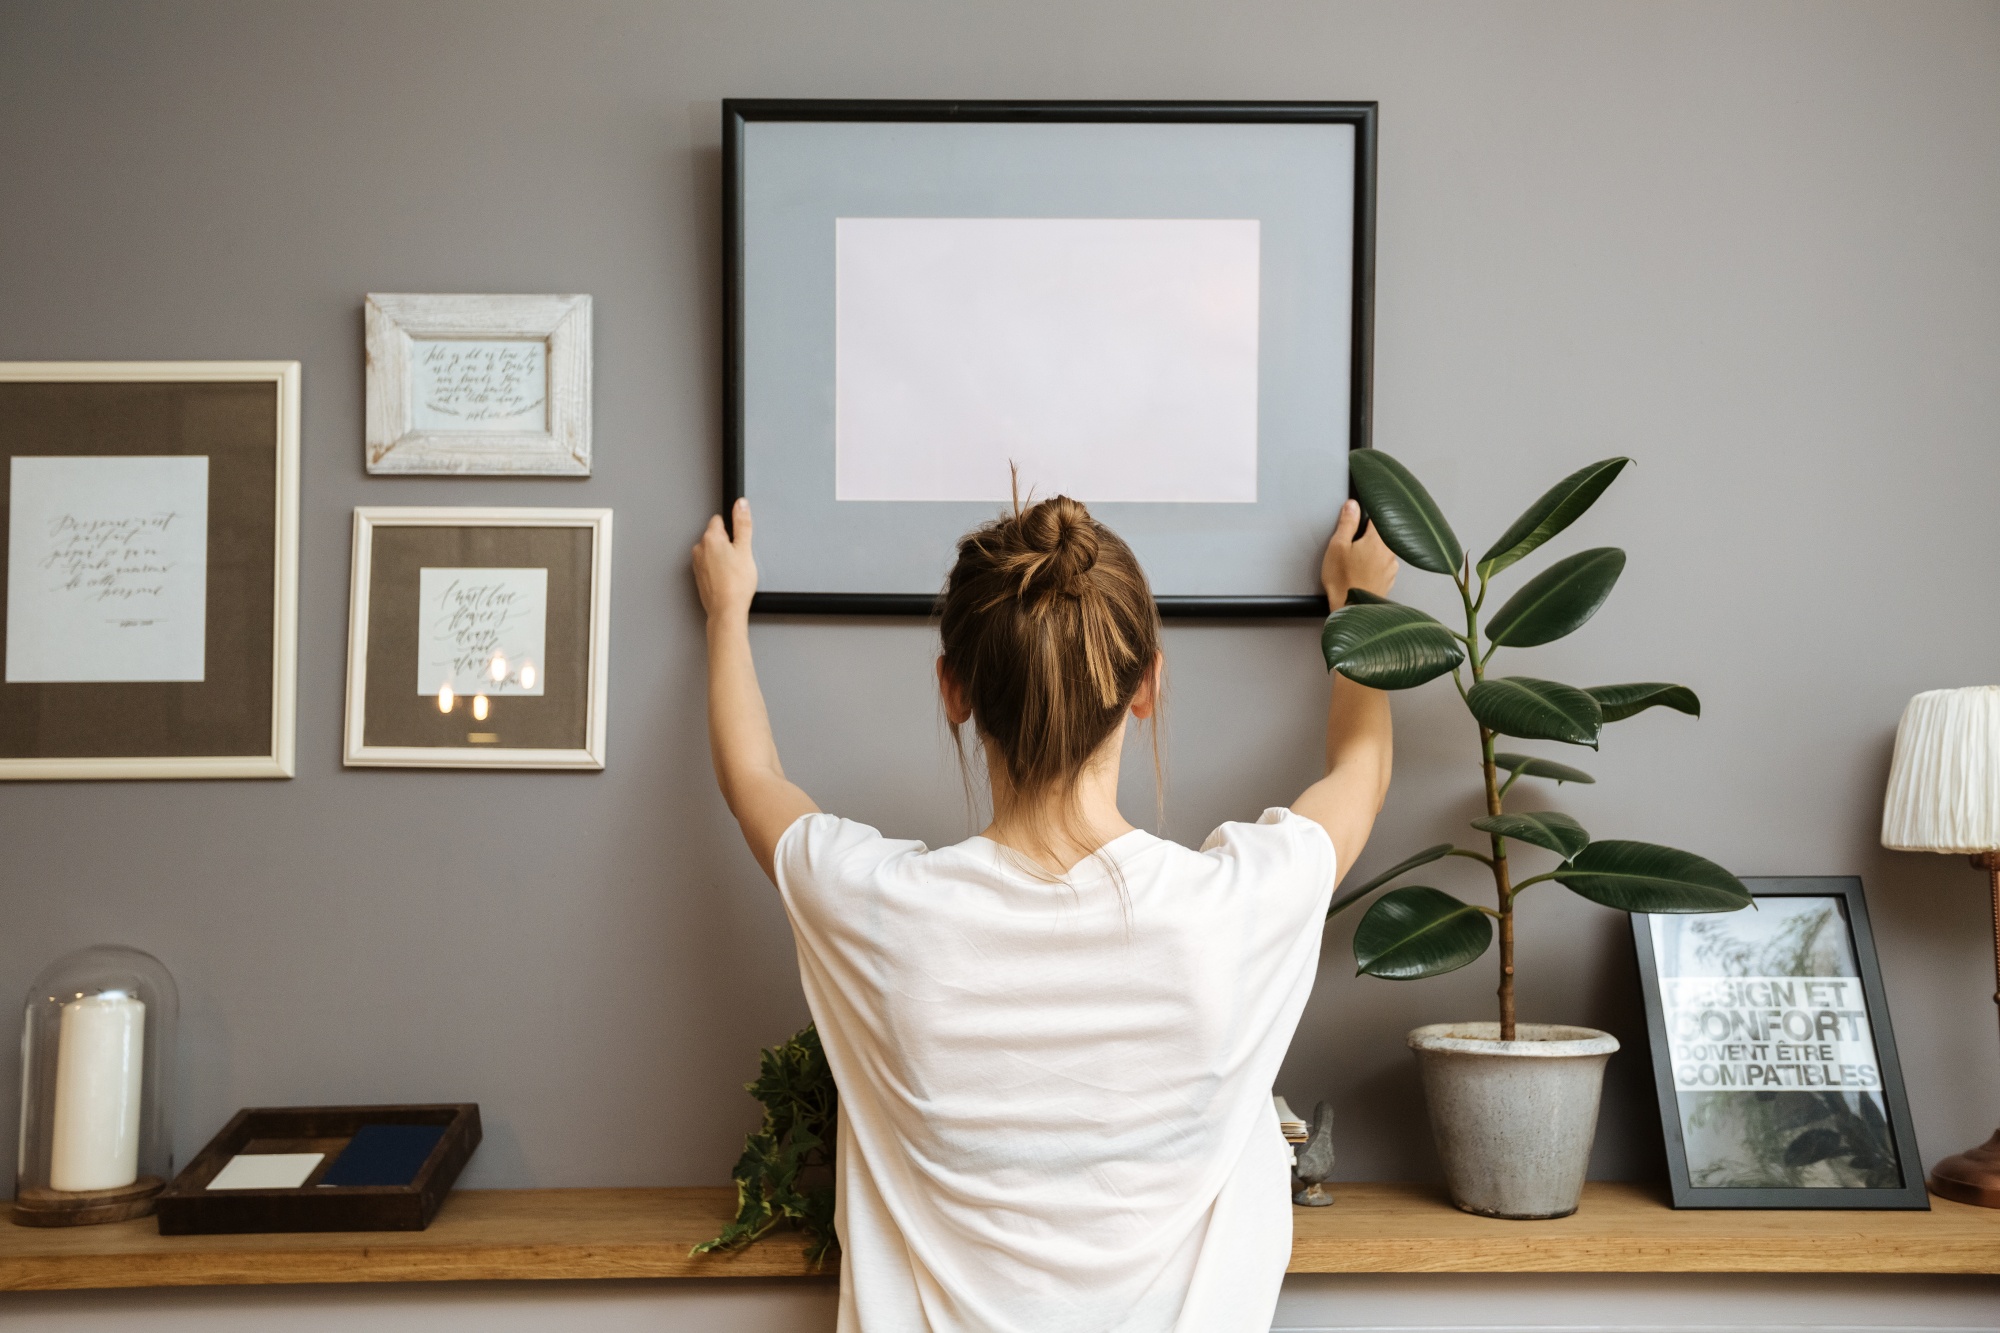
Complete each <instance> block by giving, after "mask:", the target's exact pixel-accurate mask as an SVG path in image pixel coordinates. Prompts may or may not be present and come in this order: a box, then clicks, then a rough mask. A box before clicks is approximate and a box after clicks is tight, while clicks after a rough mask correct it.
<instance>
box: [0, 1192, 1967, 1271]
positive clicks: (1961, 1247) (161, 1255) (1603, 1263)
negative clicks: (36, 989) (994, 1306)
mask: <svg viewBox="0 0 2000 1333" xmlns="http://www.w3.org/2000/svg"><path fill="white" fill-rule="evenodd" d="M1333 1188H1334V1194H1335V1198H1336V1202H1335V1204H1334V1205H1333V1207H1331V1208H1317V1209H1304V1208H1300V1209H1295V1210H1293V1214H1292V1216H1293V1224H1294V1230H1295V1240H1294V1244H1293V1249H1292V1264H1291V1268H1292V1271H1293V1272H1295V1273H1521V1272H1525V1273H1768V1272H1786V1273H2000V1210H1996V1209H1988V1208H1973V1207H1970V1206H1967V1205H1965V1204H1957V1203H1952V1202H1950V1201H1948V1200H1944V1199H1935V1200H1933V1201H1932V1211H1931V1212H1928V1213H1908V1212H1904V1213H1866V1212H1675V1211H1674V1210H1673V1209H1671V1208H1669V1207H1667V1206H1666V1204H1665V1203H1664V1202H1663V1201H1662V1199H1661V1197H1660V1196H1659V1195H1658V1194H1657V1193H1656V1192H1655V1191H1653V1190H1652V1189H1650V1188H1648V1187H1644V1186H1637V1185H1625V1184H1613V1183H1596V1184H1592V1185H1590V1186H1588V1187H1587V1189H1586V1191H1585V1193H1584V1202H1583V1207H1582V1209H1581V1210H1580V1211H1578V1212H1577V1213H1576V1215H1575V1216H1573V1217H1567V1218H1563V1219H1561V1220H1559V1221H1554V1222H1498V1221H1494V1220H1492V1219H1489V1218H1481V1217H1473V1216H1470V1215H1469V1214H1466V1213H1461V1212H1459V1211H1458V1210H1457V1209H1455V1208H1453V1207H1452V1206H1451V1205H1450V1204H1449V1203H1448V1202H1446V1201H1445V1198H1444V1195H1443V1192H1442V1191H1441V1190H1438V1189H1436V1188H1434V1187H1430V1186H1422V1185H1395V1184H1351V1183H1343V1184H1336V1185H1335V1186H1334V1187H1333ZM734 1202H735V1193H734V1191H733V1190H730V1189H628V1190H617V1189H599V1190H461V1191H459V1192H458V1193H456V1194H453V1195H452V1196H451V1197H450V1198H449V1199H448V1200H447V1201H446V1202H445V1206H444V1210H443V1211H442V1212H440V1213H439V1214H438V1217H437V1220H436V1221H435V1222H433V1223H432V1224H431V1226H430V1229H429V1230H427V1231H419V1232H393V1231H392V1232H315V1233H308V1234H294V1235H266V1236H255V1235H253V1236H161V1235H159V1234H158V1233H157V1231H156V1230H155V1228H154V1224H153V1220H152V1219H151V1218H142V1219H139V1220H136V1221H131V1222H115V1223H108V1224H106V1225H103V1226H94V1227H77V1228H72V1229H59V1230H43V1229H38V1228H30V1227H16V1226H11V1225H4V1224H0V1290H9V1291H53V1290H65V1289H72V1288H85V1287H181V1286H232V1285H259V1284H284V1283H301V1282H466V1281H476V1280H488V1281H490V1280H496V1279H502V1280H504V1279H523V1280H532V1279H555V1278H566V1279H579V1278H688V1277H697V1278H734V1277H751V1278H772V1277H795V1278H805V1277H813V1276H815V1274H814V1273H813V1272H812V1271H811V1270H810V1269H809V1268H808V1266H807V1265H806V1262H805V1256H804V1249H803V1245H802V1243H801V1240H800V1238H799V1236H798V1234H797V1233H795V1232H781V1233H777V1234H774V1235H772V1236H770V1237H768V1238H767V1239H765V1240H763V1241H761V1242H760V1243H758V1244H757V1245H755V1246H752V1247H751V1248H750V1249H749V1250H747V1251H744V1252H742V1253H739V1254H726V1255H705V1256H702V1257H700V1258H692V1257H690V1256H689V1254H688V1250H689V1248H690V1247H691V1246H693V1245H695V1244H696V1243H697V1242H699V1241H702V1240H705V1239H707V1238H708V1237H710V1236H713V1235H714V1234H715V1233H716V1232H717V1231H718V1230H720V1229H721V1227H722V1224H723V1222H724V1221H725V1220H726V1219H727V1218H728V1216H729V1214H730V1212H731V1211H732V1209H733V1206H734ZM836 1271H837V1266H836V1265H832V1264H829V1265H828V1266H827V1267H826V1268H825V1269H824V1270H822V1271H821V1272H820V1273H819V1274H817V1275H816V1276H818V1277H820V1278H821V1279H826V1278H830V1277H832V1276H833V1275H834V1274H835V1272H836Z"/></svg>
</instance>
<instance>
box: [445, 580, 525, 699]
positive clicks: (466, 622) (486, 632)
mask: <svg viewBox="0 0 2000 1333" xmlns="http://www.w3.org/2000/svg"><path fill="white" fill-rule="evenodd" d="M418 597H419V603H418V612H417V616H418V619H417V693H418V694H421V695H426V696H429V695H435V694H436V693H437V692H438V687H439V686H440V685H445V684H449V685H450V686H451V688H452V692H453V693H454V694H461V695H472V694H490V695H497V694H530V695H539V694H541V693H542V687H543V680H542V676H543V670H542V668H543V666H544V660H543V659H544V654H543V651H542V648H543V642H544V639H545V637H546V634H547V630H548V616H549V571H548V570H546V569H424V570H421V571H419V574H418Z"/></svg>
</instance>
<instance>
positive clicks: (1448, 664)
mask: <svg viewBox="0 0 2000 1333" xmlns="http://www.w3.org/2000/svg"><path fill="white" fill-rule="evenodd" d="M1319 646H1320V652H1321V653H1323V654H1324V655H1325V657H1326V666H1327V670H1329V671H1338V672H1340V674H1341V675H1343V676H1346V677H1347V678H1348V679H1349V680H1352V681H1358V682H1359V683H1360V684H1363V685H1370V686H1373V687H1374V688H1376V689H1378V690H1407V689H1409V688H1410V687H1412V686H1414V685H1421V684H1423V683H1424V682H1425V681H1427V680H1432V679H1435V678H1436V677H1438V676H1442V675H1443V674H1444V673H1445V672H1447V671H1449V670H1451V669H1452V668H1453V667H1455V666H1457V665H1458V664H1459V663H1460V662H1462V661H1464V660H1465V647H1464V645H1463V644H1461V643H1459V641H1458V640H1457V639H1454V638H1453V637H1452V636H1451V631H1450V630H1448V629H1446V628H1445V627H1444V626H1443V625H1440V624H1439V623H1438V622H1437V621H1435V620H1433V619H1432V618H1431V617H1429V616H1427V615H1425V614H1424V613H1423V612H1422V611H1419V610H1417V609H1416V608H1415V607H1414V606H1403V605H1401V604H1399V603H1396V602H1360V603H1356V604H1353V605H1349V606H1343V607H1341V608H1340V609H1339V610H1338V611H1335V612H1334V613H1333V614H1332V615H1330V616H1328V617H1327V618H1326V628H1325V629H1323V630H1321V631H1320V636H1319Z"/></svg>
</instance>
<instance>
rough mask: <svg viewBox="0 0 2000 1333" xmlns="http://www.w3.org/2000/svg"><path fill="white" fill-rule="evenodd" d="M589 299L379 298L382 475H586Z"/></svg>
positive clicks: (373, 300) (375, 362) (371, 425)
mask: <svg viewBox="0 0 2000 1333" xmlns="http://www.w3.org/2000/svg"><path fill="white" fill-rule="evenodd" d="M590 319H591V314H590V297H588V296H582V295H571V296H480V295H456V294H451V295H436V294H433V295H423V294H394V293H372V294H370V295H369V296H368V298H367V300H366V302H365V303H364V306H363V321H364V339H365V347H366V352H367V426H366V437H367V438H366V453H365V461H366V463H367V468H368V471H369V472H371V473H376V474H391V475H394V474H401V475H416V476H554V477H587V476H589V475H590Z"/></svg>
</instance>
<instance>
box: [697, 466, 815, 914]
mask: <svg viewBox="0 0 2000 1333" xmlns="http://www.w3.org/2000/svg"><path fill="white" fill-rule="evenodd" d="M731 518H732V520H733V521H732V524H731V526H732V527H734V529H735V532H736V535H735V537H734V539H733V540H732V539H731V537H730V535H729V531H728V529H725V528H724V527H723V525H722V516H721V515H719V514H718V515H716V516H715V517H714V518H711V519H709V520H708V528H707V530H706V531H704V532H703V533H702V534H701V540H700V541H698V542H696V543H695V547H694V581H695V586H696V587H697V588H699V589H700V590H701V605H702V609H703V610H704V611H706V612H707V613H708V752H709V757H710V758H711V759H712V760H713V761H714V762H715V781H716V785H717V786H719V787H721V788H722V799H723V800H725V801H727V802H728V803H729V813H731V814H733V815H735V816H736V823H737V824H738V826H740V827H741V828H742V830H743V840H744V841H745V842H747V843H749V844H750V851H751V853H752V854H753V855H755V856H756V858H757V864H758V865H760V866H762V867H764V873H765V874H766V875H769V876H771V879H772V882H773V883H775V882H776V881H777V874H776V871H775V870H774V869H773V865H774V862H775V859H776V855H777V850H778V839H779V838H780V837H782V836H784V832H785V830H786V829H788V828H790V827H791V826H792V824H793V823H794V822H795V821H796V820H797V819H798V817H799V816H800V815H809V814H813V813H814V812H816V811H817V810H818V809H819V807H818V806H817V805H815V804H813V799H812V797H810V796H808V795H806V794H805V792H804V791H802V790H800V789H799V787H798V786H797V785H796V784H795V783H793V782H791V781H790V780H789V779H787V778H786V777H785V768H784V765H783V764H781V763H779V762H778V742H777V740H776V739H775V738H774V737H773V736H772V735H771V717H770V714H769V713H767V712H765V711H764V692H763V691H762V690H760V689H759V688H758V687H757V664H756V663H755V662H754V661H752V660H751V657H750V599H751V597H753V596H754V595H756V592H757V562H756V561H755V560H754V559H752V558H751V555H750V502H749V501H748V500H738V501H737V502H736V508H735V511H734V512H733V514H732V515H731Z"/></svg>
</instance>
